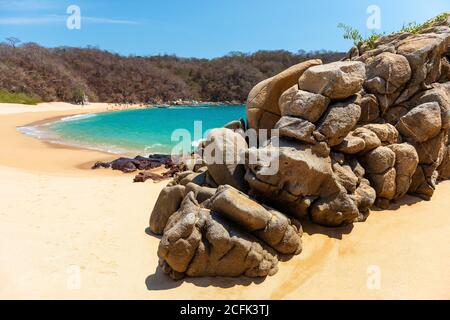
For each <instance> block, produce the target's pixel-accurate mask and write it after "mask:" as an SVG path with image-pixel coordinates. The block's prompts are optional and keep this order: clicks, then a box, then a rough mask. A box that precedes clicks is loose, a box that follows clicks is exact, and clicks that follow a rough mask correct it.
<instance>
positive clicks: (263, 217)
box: [210, 186, 302, 254]
mask: <svg viewBox="0 0 450 320" xmlns="http://www.w3.org/2000/svg"><path fill="white" fill-rule="evenodd" d="M210 206H211V209H212V210H213V211H215V212H218V213H220V214H221V215H222V216H224V217H226V218H227V219H229V220H231V221H233V222H235V223H237V224H238V225H240V226H241V227H242V228H243V229H245V230H246V231H248V232H250V233H252V234H254V235H255V236H256V237H258V238H259V239H261V240H263V241H264V242H265V243H267V244H268V245H269V246H270V247H272V248H274V249H275V250H277V251H278V252H280V253H283V254H299V253H300V252H301V249H302V247H301V229H300V230H299V228H298V227H297V226H295V225H293V224H292V222H291V220H290V219H289V218H287V217H286V216H285V215H284V214H282V213H280V212H278V211H275V210H272V209H267V208H265V207H263V206H262V205H260V204H258V203H257V202H256V201H254V200H252V199H250V198H249V197H248V196H247V195H245V194H243V193H242V192H239V191H238V190H236V189H234V188H232V187H230V186H220V187H219V188H218V189H217V193H216V194H215V195H214V197H213V199H212V200H211V205H210Z"/></svg>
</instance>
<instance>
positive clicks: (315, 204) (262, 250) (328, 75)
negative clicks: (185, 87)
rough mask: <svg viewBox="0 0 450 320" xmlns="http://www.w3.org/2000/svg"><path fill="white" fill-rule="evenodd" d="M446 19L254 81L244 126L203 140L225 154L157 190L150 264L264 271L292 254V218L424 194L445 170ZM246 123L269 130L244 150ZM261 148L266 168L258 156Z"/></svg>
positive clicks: (448, 151) (449, 103)
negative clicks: (155, 244)
mask: <svg viewBox="0 0 450 320" xmlns="http://www.w3.org/2000/svg"><path fill="white" fill-rule="evenodd" d="M449 26H450V20H447V21H443V22H440V23H436V24H434V25H433V26H432V27H430V28H427V29H425V30H422V31H420V32H418V33H415V34H412V33H397V34H392V35H389V36H385V37H382V38H380V39H378V40H377V41H376V42H375V44H374V45H373V44H371V45H369V44H362V45H359V46H358V47H354V48H352V49H351V50H350V51H349V53H348V54H347V56H346V58H345V59H344V60H343V61H339V62H334V63H329V64H325V65H323V64H322V62H321V61H320V60H310V61H306V62H303V63H300V64H297V65H295V66H292V67H291V68H289V69H287V70H285V71H283V72H282V73H280V74H278V75H276V76H274V77H272V78H270V79H267V80H265V81H263V82H261V83H259V84H258V85H256V86H255V87H254V88H253V90H252V91H251V92H250V94H249V97H248V102H247V124H245V123H244V122H243V121H235V122H233V123H230V124H228V125H227V126H226V127H225V128H220V129H215V130H213V131H212V132H211V133H210V134H209V136H208V138H207V140H206V141H205V143H204V144H203V147H204V148H207V147H213V149H214V150H215V152H216V154H217V153H219V154H223V155H224V158H225V159H226V161H225V162H224V163H223V164H220V163H208V162H207V161H204V162H201V163H199V164H197V165H196V166H195V167H194V168H193V170H192V171H186V172H182V173H179V174H177V175H176V176H175V178H174V179H173V181H171V182H170V183H169V185H168V186H167V187H166V188H165V189H164V190H163V191H162V192H161V194H160V196H159V198H158V200H157V203H156V205H155V207H154V210H153V212H152V214H151V218H150V229H151V231H152V232H154V233H155V234H159V235H162V238H161V242H160V245H159V249H158V256H159V258H160V265H161V267H162V269H163V270H164V271H165V272H166V273H168V274H169V275H170V276H171V277H172V278H174V279H179V278H182V277H183V276H193V277H196V276H239V275H246V276H250V277H261V276H267V275H272V274H273V273H275V272H276V271H277V268H278V258H279V257H280V256H284V255H289V256H292V255H296V254H299V253H300V252H301V248H302V242H301V235H302V227H301V224H300V221H302V220H303V219H309V220H311V221H312V222H314V223H317V224H320V225H322V226H326V227H339V226H342V225H346V224H350V223H354V222H360V221H364V220H365V218H366V217H367V215H368V213H369V211H370V208H372V207H373V206H376V207H379V208H382V209H386V208H388V207H389V205H390V204H391V202H393V201H396V200H398V199H400V198H402V197H403V196H405V195H406V194H413V195H416V196H419V197H421V198H423V199H425V200H429V199H431V197H432V195H433V192H434V190H435V188H436V184H437V183H438V181H440V180H446V179H449V178H450V146H449V139H448V135H449V128H450V27H449ZM250 129H252V130H256V131H257V132H260V131H262V130H263V129H264V130H273V129H275V131H272V136H271V138H270V139H269V140H268V141H266V142H264V143H262V142H261V143H260V144H259V145H258V146H257V147H254V146H251V147H249V145H248V142H249V141H248V136H247V134H246V133H247V131H248V130H250ZM236 150H237V151H238V152H235V151H236ZM274 150H276V152H275V153H274V152H273V151H274ZM231 151H234V152H231ZM271 153H273V154H274V155H275V159H273V158H272V161H276V162H277V165H278V168H277V172H276V173H275V174H273V173H271V170H272V169H273V168H272V167H271V165H272V164H273V163H272V162H268V161H267V159H266V158H264V157H261V155H262V154H271ZM230 154H232V155H233V156H232V157H231V159H230V157H227V156H228V155H230ZM249 158H252V159H256V161H254V162H249V161H248V159H249Z"/></svg>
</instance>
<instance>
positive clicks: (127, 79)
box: [0, 43, 344, 103]
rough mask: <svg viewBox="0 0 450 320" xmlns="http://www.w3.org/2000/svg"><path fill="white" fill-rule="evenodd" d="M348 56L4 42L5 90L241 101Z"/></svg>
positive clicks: (66, 96) (127, 99)
mask: <svg viewBox="0 0 450 320" xmlns="http://www.w3.org/2000/svg"><path fill="white" fill-rule="evenodd" d="M343 56H344V54H342V53H336V52H326V51H317V52H310V53H306V52H302V51H300V52H299V53H297V54H294V53H291V52H287V51H259V52H256V53H253V54H243V53H230V54H229V55H226V56H224V57H221V58H217V59H212V60H207V59H196V58H179V57H176V56H169V55H164V56H149V57H140V56H128V57H125V56H121V55H118V54H114V53H111V52H107V51H103V50H99V49H97V48H67V47H60V48H52V49H49V48H44V47H42V46H39V45H37V44H34V43H27V44H23V45H21V46H18V47H16V48H14V47H12V46H9V45H7V44H0V89H4V90H7V91H9V92H11V93H24V94H26V95H28V96H31V97H34V98H38V99H41V100H43V101H68V102H75V101H77V100H79V99H80V95H81V96H83V93H85V94H86V95H87V96H88V98H89V100H90V101H91V102H100V101H101V102H111V103H161V102H168V101H173V100H177V99H184V100H191V99H195V100H201V101H239V102H241V101H245V99H246V97H247V95H248V92H249V91H250V89H251V88H252V87H253V86H254V85H255V84H257V83H258V82H260V81H261V80H263V79H266V78H268V77H271V76H273V75H275V74H277V73H279V72H280V71H282V70H284V69H286V68H287V67H289V66H291V65H294V64H297V63H299V62H302V61H305V60H308V59H311V58H316V57H317V58H321V59H322V60H323V61H324V63H328V62H332V61H336V60H339V59H341V58H342V57H343Z"/></svg>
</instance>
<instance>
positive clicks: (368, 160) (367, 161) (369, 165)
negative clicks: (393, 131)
mask: <svg viewBox="0 0 450 320" xmlns="http://www.w3.org/2000/svg"><path fill="white" fill-rule="evenodd" d="M360 161H361V165H362V166H363V167H364V169H365V170H366V172H367V173H375V174H381V173H383V172H386V171H387V170H389V169H390V168H392V167H393V166H394V164H395V153H394V151H392V150H391V149H389V148H388V147H378V148H376V149H374V150H372V151H369V152H368V153H366V154H365V155H364V156H363V157H362V158H361V159H360Z"/></svg>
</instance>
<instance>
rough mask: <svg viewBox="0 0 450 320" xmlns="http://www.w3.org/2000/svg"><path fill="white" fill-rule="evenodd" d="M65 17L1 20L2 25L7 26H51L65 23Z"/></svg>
mask: <svg viewBox="0 0 450 320" xmlns="http://www.w3.org/2000/svg"><path fill="white" fill-rule="evenodd" d="M64 21H65V17H62V16H61V17H59V16H49V17H11V18H0V25H7V26H24V25H39V24H50V23H57V22H64Z"/></svg>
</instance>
